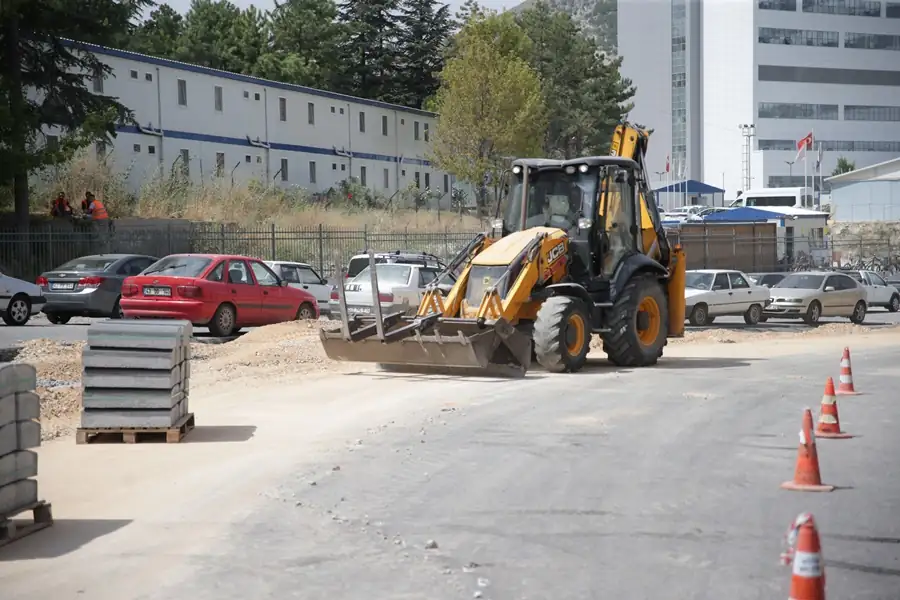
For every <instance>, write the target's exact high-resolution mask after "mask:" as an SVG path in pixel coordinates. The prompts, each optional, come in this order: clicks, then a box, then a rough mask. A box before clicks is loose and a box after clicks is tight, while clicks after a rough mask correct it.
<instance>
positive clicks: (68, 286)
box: [50, 282, 75, 290]
mask: <svg viewBox="0 0 900 600" xmlns="http://www.w3.org/2000/svg"><path fill="white" fill-rule="evenodd" d="M50 289H51V290H74V289H75V282H72V283H51V284H50Z"/></svg>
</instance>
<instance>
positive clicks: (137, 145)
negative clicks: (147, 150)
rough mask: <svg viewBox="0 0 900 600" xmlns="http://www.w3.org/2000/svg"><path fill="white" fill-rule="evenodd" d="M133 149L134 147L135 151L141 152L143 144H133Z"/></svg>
mask: <svg viewBox="0 0 900 600" xmlns="http://www.w3.org/2000/svg"><path fill="white" fill-rule="evenodd" d="M131 149H132V150H133V151H134V152H140V151H141V145H140V144H133V145H132V146H131Z"/></svg>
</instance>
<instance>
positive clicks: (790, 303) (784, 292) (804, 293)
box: [763, 271, 867, 325]
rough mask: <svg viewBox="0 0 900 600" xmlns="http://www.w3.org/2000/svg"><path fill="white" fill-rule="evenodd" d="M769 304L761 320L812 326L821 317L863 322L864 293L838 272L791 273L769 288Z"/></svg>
mask: <svg viewBox="0 0 900 600" xmlns="http://www.w3.org/2000/svg"><path fill="white" fill-rule="evenodd" d="M771 295H772V302H771V304H769V305H768V306H766V307H765V309H763V319H802V320H803V321H804V322H805V323H807V324H808V325H816V324H817V323H818V322H819V319H821V318H822V317H844V318H847V319H850V321H851V322H852V323H856V324H860V323H862V322H863V321H865V319H866V310H867V306H866V290H865V288H863V287H862V286H861V285H859V284H858V283H857V282H856V281H855V280H854V279H853V278H851V277H848V276H846V275H844V274H842V273H830V272H816V271H806V272H800V273H791V274H790V275H788V276H787V277H785V278H784V279H782V280H781V281H779V282H778V283H777V284H775V285H774V286H773V287H772V289H771Z"/></svg>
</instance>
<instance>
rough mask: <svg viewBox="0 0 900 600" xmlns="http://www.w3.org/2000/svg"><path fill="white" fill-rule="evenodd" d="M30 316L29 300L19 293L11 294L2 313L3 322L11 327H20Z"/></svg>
mask: <svg viewBox="0 0 900 600" xmlns="http://www.w3.org/2000/svg"><path fill="white" fill-rule="evenodd" d="M30 318H31V300H29V299H28V296H25V295H22V294H19V295H18V296H13V297H12V300H10V301H9V304H8V305H7V306H6V311H5V312H4V313H3V322H4V323H6V324H7V325H11V326H13V327H21V326H22V325H25V324H26V323H28V320H29V319H30Z"/></svg>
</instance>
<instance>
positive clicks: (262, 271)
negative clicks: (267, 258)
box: [250, 261, 278, 287]
mask: <svg viewBox="0 0 900 600" xmlns="http://www.w3.org/2000/svg"><path fill="white" fill-rule="evenodd" d="M250 268H251V269H252V270H253V276H254V277H256V283H258V284H259V285H261V286H264V287H277V286H278V277H277V276H276V275H275V273H273V272H272V270H271V269H269V267H267V266H266V265H264V264H262V263H261V262H256V261H253V262H251V263H250Z"/></svg>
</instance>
